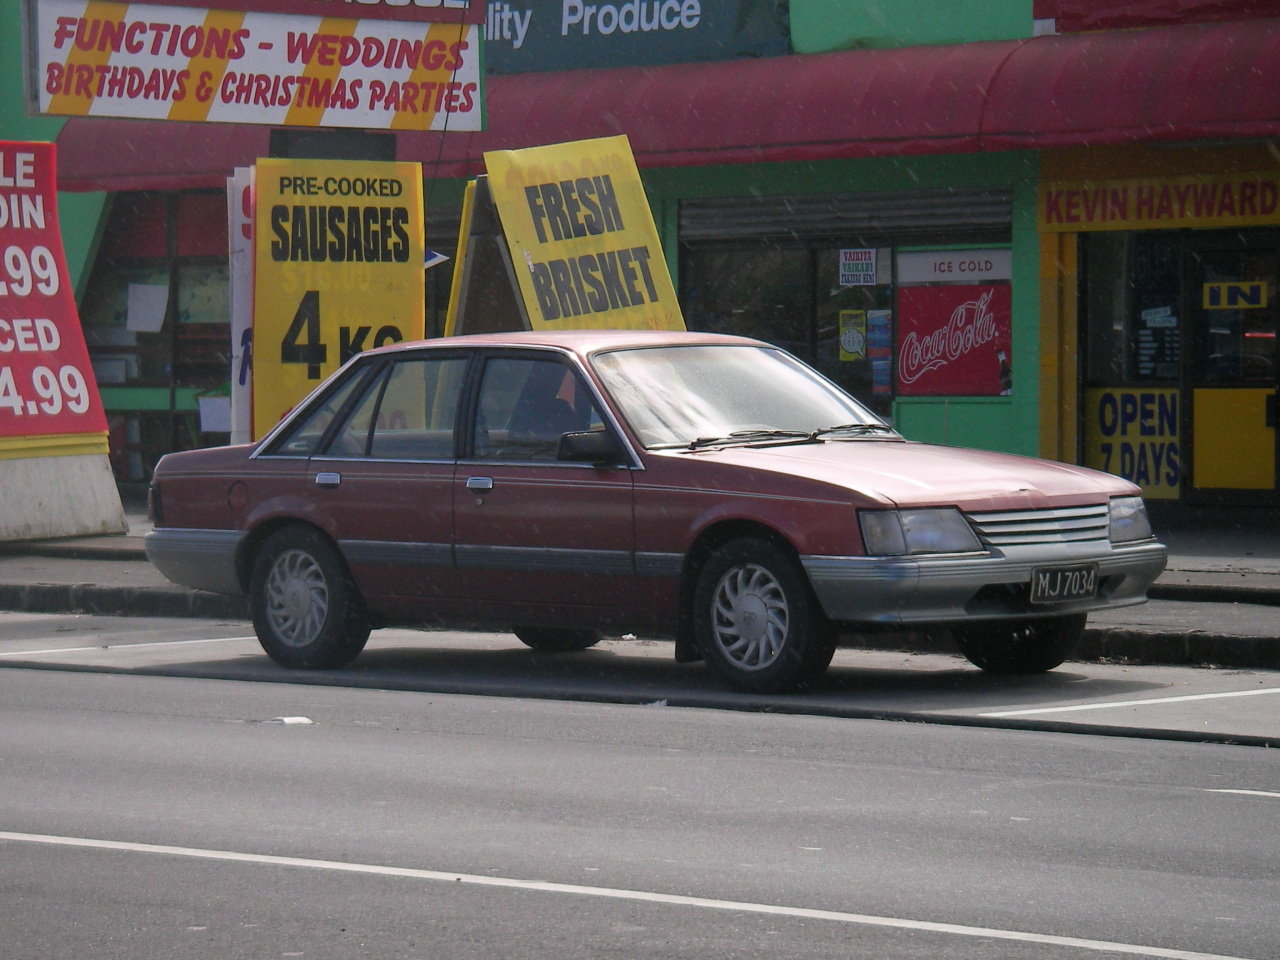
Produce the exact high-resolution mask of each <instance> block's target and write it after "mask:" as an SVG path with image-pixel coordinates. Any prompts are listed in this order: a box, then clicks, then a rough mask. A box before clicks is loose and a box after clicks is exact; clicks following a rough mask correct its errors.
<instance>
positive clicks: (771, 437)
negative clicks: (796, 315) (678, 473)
mask: <svg viewBox="0 0 1280 960" xmlns="http://www.w3.org/2000/svg"><path fill="white" fill-rule="evenodd" d="M593 365H594V367H595V370H596V372H597V373H598V374H599V376H600V379H601V380H602V381H603V382H604V384H605V386H606V387H607V388H608V390H609V392H610V393H611V394H612V395H613V397H614V399H615V400H616V401H617V402H618V405H619V406H620V407H621V408H622V413H623V416H624V417H626V419H627V422H628V423H630V425H631V428H632V429H633V430H634V431H635V433H636V435H637V436H638V437H639V439H640V442H641V443H642V444H643V445H644V446H645V447H648V448H656V447H681V446H688V447H699V446H709V445H712V444H714V443H716V442H722V441H724V442H732V441H738V442H746V443H751V442H758V441H766V442H768V441H783V442H785V441H787V440H788V439H792V440H809V439H816V435H818V434H820V433H821V432H823V431H826V430H829V429H831V428H833V427H840V428H841V430H840V431H837V433H836V434H834V435H832V436H831V438H833V439H834V438H838V437H843V436H854V435H858V434H859V433H860V431H859V430H858V429H856V428H857V427H858V426H860V425H864V424H865V425H867V429H866V430H863V431H861V433H862V434H866V433H867V432H868V431H870V432H872V433H874V434H891V433H892V431H891V430H890V429H889V428H888V427H885V426H884V424H883V422H882V421H881V420H880V419H879V418H877V417H876V415H875V414H874V413H872V412H871V411H870V410H868V409H867V408H866V407H864V406H862V405H861V404H860V403H858V401H856V400H854V399H853V398H852V397H850V396H849V395H848V394H846V393H844V392H843V391H841V390H840V389H839V388H838V387H836V386H835V385H834V384H833V383H831V382H830V381H829V380H826V379H824V378H823V377H821V376H820V375H819V374H817V373H816V372H814V371H813V370H812V369H810V368H809V367H807V366H805V365H804V364H802V363H801V362H800V361H798V360H796V359H795V358H794V357H792V356H791V355H790V354H788V353H785V352H783V351H781V350H777V349H774V348H771V347H763V346H759V347H757V346H750V345H742V346H738V345H728V344H724V345H698V346H673V347H648V348H642V349H635V350H616V351H611V352H609V353H602V354H599V355H598V356H596V357H595V358H594V359H593ZM851 428H852V429H851Z"/></svg>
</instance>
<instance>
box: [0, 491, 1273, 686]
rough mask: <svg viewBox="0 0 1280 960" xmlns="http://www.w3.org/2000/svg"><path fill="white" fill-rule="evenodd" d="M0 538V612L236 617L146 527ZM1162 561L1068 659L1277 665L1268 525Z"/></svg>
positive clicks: (1221, 534)
mask: <svg viewBox="0 0 1280 960" xmlns="http://www.w3.org/2000/svg"><path fill="white" fill-rule="evenodd" d="M128 518H129V532H128V533H127V534H124V535H120V536H101V537H83V538H69V539H62V540H40V541H27V542H22V543H7V544H0V610H21V611H31V612H45V613H72V612H76V613H90V614H104V615H122V616H166V617H207V618H217V619H229V620H247V619H248V610H247V606H246V603H245V601H244V600H243V598H235V597H225V596H219V595H217V594H211V593H204V592H202V591H197V590H190V589H187V588H185V587H180V586H177V585H176V584H173V583H170V582H169V581H168V580H166V579H165V578H164V577H163V576H162V575H161V574H160V573H159V572H158V571H157V570H156V569H155V568H154V567H153V566H152V565H151V564H150V563H149V562H147V560H146V553H145V550H144V546H143V538H144V537H145V536H146V534H147V533H148V532H149V531H150V529H151V526H150V523H149V522H148V520H147V519H146V517H145V515H143V514H141V513H138V512H131V513H129V515H128ZM1156 528H1157V535H1158V536H1159V537H1160V538H1161V539H1162V540H1163V541H1164V542H1165V543H1166V544H1167V545H1168V546H1169V550H1170V557H1169V566H1168V569H1167V570H1166V571H1165V573H1164V575H1163V576H1161V578H1160V579H1159V580H1158V581H1156V584H1155V585H1154V587H1153V588H1152V590H1151V597H1152V600H1151V602H1149V603H1146V604H1143V605H1141V606H1137V607H1127V608H1124V609H1121V610H1114V611H1106V612H1101V613H1095V614H1093V615H1091V616H1090V618H1089V629H1088V631H1087V632H1086V635H1085V641H1084V643H1083V644H1082V646H1081V649H1080V650H1079V651H1078V654H1077V656H1078V658H1079V659H1086V660H1092V659H1112V660H1128V661H1134V662H1145V663H1171V664H1172V663H1192V664H1214V665H1219V666H1232V667H1262V668H1270V669H1280V526H1278V525H1277V524H1276V523H1275V522H1274V521H1273V520H1272V519H1271V517H1270V516H1269V515H1267V516H1266V518H1265V519H1263V520H1262V521H1259V519H1258V517H1257V516H1251V515H1244V516H1235V517H1233V516H1231V515H1223V514H1216V515H1212V516H1206V517H1204V518H1203V519H1202V520H1201V521H1200V522H1192V521H1186V520H1182V521H1180V522H1178V523H1169V524H1166V525H1163V526H1162V525H1161V524H1160V522H1159V520H1158V519H1157V522H1156Z"/></svg>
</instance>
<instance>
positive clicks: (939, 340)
mask: <svg viewBox="0 0 1280 960" xmlns="http://www.w3.org/2000/svg"><path fill="white" fill-rule="evenodd" d="M1012 312H1013V311H1012V297H1011V295H1010V287H1009V285H1008V284H1007V283H991V284H980V285H973V286H969V285H963V286H962V285H951V284H948V285H943V286H931V287H901V288H900V289H899V290H898V395H899V396H996V395H999V394H1007V393H1009V392H1010V389H1011V387H1012V379H1013V371H1012V368H1011V366H1010V361H1009V357H1010V332H1009V331H1010V325H1011V319H1012Z"/></svg>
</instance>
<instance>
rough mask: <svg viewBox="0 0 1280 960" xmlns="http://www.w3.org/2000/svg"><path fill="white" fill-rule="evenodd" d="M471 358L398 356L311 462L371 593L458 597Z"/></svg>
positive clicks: (320, 498)
mask: <svg viewBox="0 0 1280 960" xmlns="http://www.w3.org/2000/svg"><path fill="white" fill-rule="evenodd" d="M467 363H468V359H467V356H466V355H465V354H463V353H443V352H440V353H437V352H427V353H420V354H412V353H409V354H405V355H403V356H400V355H397V356H395V357H394V358H393V359H390V360H388V362H386V363H385V364H384V365H383V367H382V368H381V370H380V371H379V372H378V373H377V374H376V375H374V376H372V377H370V378H369V380H368V382H367V383H366V384H365V385H364V386H363V387H362V388H361V390H360V393H359V395H358V396H356V397H353V398H351V400H349V401H348V403H347V404H346V406H345V408H344V410H342V411H340V412H339V416H340V417H341V422H340V423H339V424H338V425H337V427H336V429H334V428H330V429H328V430H327V431H326V441H325V445H324V451H323V452H322V453H318V454H315V455H313V456H312V458H311V461H310V474H311V480H312V483H313V485H314V489H313V492H312V500H313V502H314V503H315V505H316V508H317V510H319V511H320V513H321V517H320V521H321V523H322V525H323V526H324V527H325V528H326V529H328V530H329V531H331V532H332V533H333V534H334V536H335V538H336V539H337V540H338V545H339V547H340V548H341V550H342V553H343V555H344V556H345V557H346V560H347V564H348V566H349V567H350V569H351V572H352V575H353V576H354V577H355V579H356V582H357V584H358V585H359V587H360V590H361V592H362V593H363V594H364V595H365V596H367V597H414V598H420V597H427V598H430V597H449V596H452V595H455V594H456V591H457V583H456V570H455V568H454V563H453V545H452V527H453V517H452V483H453V476H454V469H455V466H454V465H455V460H456V455H455V443H456V431H457V420H458V413H459V410H460V406H461V397H462V388H463V384H464V382H465V380H466V369H467Z"/></svg>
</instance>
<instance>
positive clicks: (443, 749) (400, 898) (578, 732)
mask: <svg viewBox="0 0 1280 960" xmlns="http://www.w3.org/2000/svg"><path fill="white" fill-rule="evenodd" d="M91 619H92V618H80V619H79V620H73V619H72V618H62V619H60V620H59V619H57V618H53V619H42V620H37V621H25V626H21V625H20V624H19V623H17V622H15V621H14V620H6V621H4V622H0V637H2V638H4V639H3V642H0V653H10V652H13V651H14V649H16V648H17V647H20V646H21V645H23V644H30V642H31V641H33V640H40V641H41V642H42V643H44V644H45V648H46V649H60V650H70V649H71V648H73V647H81V648H83V647H89V646H91V645H90V644H87V643H81V642H80V641H82V640H85V639H86V638H87V636H88V635H89V634H92V635H93V636H94V637H95V638H96V639H97V640H99V641H110V642H104V643H100V644H99V647H100V649H102V650H103V653H104V654H109V653H110V652H111V651H112V650H113V649H116V648H117V647H120V646H124V647H140V646H150V647H152V648H153V650H152V655H153V656H155V655H158V654H159V652H160V650H161V649H163V648H161V647H160V646H159V644H160V643H169V644H171V649H177V650H184V651H190V650H193V649H196V647H194V646H191V645H189V641H191V640H193V639H201V640H203V641H204V643H203V645H204V646H205V647H206V648H213V649H216V648H217V647H218V645H219V643H226V642H229V641H227V640H225V637H226V636H233V635H234V634H232V633H226V634H225V635H224V637H223V638H217V637H204V638H196V637H192V636H190V635H187V636H178V635H176V634H174V635H172V636H171V638H170V640H169V641H161V640H159V639H158V635H157V634H151V635H149V636H148V637H141V636H139V635H137V634H134V633H132V632H131V631H130V630H128V629H125V628H124V625H123V624H113V625H112V626H113V627H115V628H117V632H116V633H114V634H111V635H110V636H107V635H105V634H104V631H103V629H102V626H103V624H101V623H98V622H95V623H89V624H86V622H85V621H89V620H91ZM147 623H148V625H149V626H151V627H153V628H154V627H156V624H155V621H147ZM185 623H186V624H187V626H188V627H190V626H191V624H190V623H189V622H185ZM203 626H204V627H205V628H206V629H208V628H209V627H210V625H209V624H204V625H203ZM226 626H227V627H228V628H231V627H234V626H236V625H232V624H228V625H226ZM86 627H91V628H96V629H86ZM23 631H25V632H26V634H27V636H26V637H25V639H24V638H22V637H21V636H19V634H21V633H23ZM36 633H39V634H40V635H39V636H36V635H35V634H36ZM59 637H61V638H62V639H63V641H65V642H64V643H62V644H58V643H54V642H53V641H55V640H57V639H58V638H59ZM393 639H394V638H393ZM139 640H150V642H149V643H141V644H140V643H139V642H138V641H139ZM230 642H234V641H230ZM494 642H496V641H494ZM394 649H398V648H394ZM27 652H28V655H30V647H29V646H28V649H27ZM124 652H125V653H128V654H132V655H135V656H138V655H141V653H142V651H140V650H125V651H124ZM436 653H438V651H436ZM63 655H64V656H69V655H68V654H63ZM489 655H490V656H494V657H497V658H499V659H500V660H501V661H502V662H503V663H504V665H505V667H506V668H507V669H511V668H512V667H514V666H517V665H519V664H520V663H523V664H524V665H525V666H526V668H527V666H528V663H529V660H528V658H527V657H526V659H525V660H523V661H520V660H519V659H518V658H517V657H515V655H514V654H513V655H510V656H508V655H505V654H504V652H503V651H501V650H498V651H489ZM395 656H396V657H405V656H408V654H407V653H405V652H404V651H403V650H400V651H399V652H398V653H396V654H395ZM425 656H426V657H427V658H428V659H436V660H437V661H438V657H436V658H433V657H432V651H430V650H428V651H427V653H426V654H425ZM72 659H74V657H72ZM197 659H199V658H197ZM240 659H244V660H251V659H253V658H252V657H251V656H250V655H249V653H248V652H247V651H246V652H245V653H244V654H243V655H237V656H232V657H227V656H226V655H225V654H218V655H214V656H210V655H208V654H206V655H205V657H204V662H205V663H206V665H207V663H208V662H209V661H210V660H218V661H220V662H224V663H226V664H234V663H235V662H236V661H237V660H240ZM13 662H14V658H7V659H6V660H5V661H0V663H13ZM453 662H454V664H455V668H456V663H457V662H458V661H457V660H456V658H455V660H454V661H453ZM68 666H70V669H68V668H67V667H68ZM436 666H437V667H438V666H439V663H438V662H437V663H436ZM43 667H44V668H43V669H26V668H12V667H11V668H9V669H0V771H2V773H3V775H2V776H0V811H3V812H2V813H0V890H3V899H4V904H5V909H4V910H3V911H0V945H3V946H0V955H3V956H4V957H5V958H6V960H63V958H72V957H75V958H80V957H84V956H92V957H94V958H101V960H115V958H120V960H124V958H128V960H146V958H153V957H154V958H172V957H179V956H180V957H183V958H201V957H210V958H218V960H228V958H241V957H243V958H263V957H317V958H321V957H322V958H327V960H334V958H348V957H350V958H369V957H377V958H379V960H384V958H385V960H395V958H401V957H405V958H411V957H412V958H419V957H421V958H436V957H439V958H450V960H453V958H471V957H477V958H486V960H487V958H498V957H503V958H509V957H522V958H526V957H527V958H542V957H547V958H551V957H557V958H560V957H567V958H578V957H581V958H599V957H606V956H620V957H622V956H625V957H635V956H661V957H690V958H700V960H701V958H707V960H710V958H716V960H722V958H732V957H748V956H761V957H815V958H816V957H822V958H833V957H856V958H862V957H866V958H876V960H883V958H899V957H903V958H914V957H921V958H925V957H928V958H975V960H976V958H983V960H988V958H993V957H997V958H1002V957H1010V958H1033V957H1034V958H1037V960H1040V958H1053V960H1056V958H1066V957H1121V956H1144V957H1175V958H1184V960H1190V958H1194V957H1197V956H1214V957H1221V956H1227V957H1247V958H1255V960H1260V958H1271V957H1276V956H1278V955H1280V919H1278V918H1277V916H1276V911H1275V904H1276V903H1278V902H1280V869H1278V868H1277V867H1276V864H1277V862H1280V860H1278V855H1280V831H1277V830H1276V829H1275V826H1274V825H1275V822H1276V815H1277V813H1278V812H1280V761H1277V760H1276V759H1275V758H1276V754H1275V751H1273V750H1268V749H1260V748H1257V747H1246V746H1231V745H1225V744H1220V743H1186V742H1176V741H1168V740H1160V739H1142V738H1137V737H1115V736H1112V737H1099V736H1091V735H1082V734H1070V735H1068V734H1061V733H1051V732H1043V731H1032V730H1011V729H999V728H989V727H970V726H957V725H950V724H923V723H902V722H886V721H879V720H869V719H851V718H847V717H835V716H803V715H787V714H779V713H760V712H755V711H752V710H748V709H733V710H730V709H706V708H688V709H670V708H667V709H663V708H661V707H658V706H655V705H643V704H642V703H639V704H616V703H601V702H566V701H564V700H554V699H546V698H538V697H537V696H535V695H508V696H502V697H493V696H483V695H455V694H445V693H439V692H429V691H424V690H387V689H378V688H377V686H376V685H370V686H350V685H339V684H335V683H334V682H333V680H332V679H329V680H327V681H326V682H325V683H324V684H322V685H316V684H299V683H292V682H260V681H257V680H229V679H220V678H212V677H200V676H158V675H149V674H146V673H133V672H128V671H122V672H103V671H102V669H101V668H93V669H86V665H85V664H79V665H74V664H73V665H64V666H58V665H56V664H54V663H52V662H48V663H45V664H43ZM631 669H632V672H633V675H634V676H637V677H641V678H643V677H644V676H645V675H646V669H647V670H650V671H652V670H654V669H656V668H655V667H653V666H652V665H650V666H649V667H648V668H645V667H644V666H643V665H642V666H639V667H635V666H633V667H632V668H631ZM666 669H674V668H666ZM224 672H225V671H224ZM661 676H662V675H661V674H660V675H659V676H658V678H657V679H655V678H654V677H652V676H650V677H649V682H654V683H660V678H661ZM276 679H280V678H276ZM1237 679H1239V678H1237ZM1076 682H1077V683H1081V682H1088V681H1087V680H1084V681H1080V680H1077V681H1076ZM1253 699H1254V700H1266V699H1269V698H1268V697H1266V696H1258V697H1254V698H1253Z"/></svg>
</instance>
